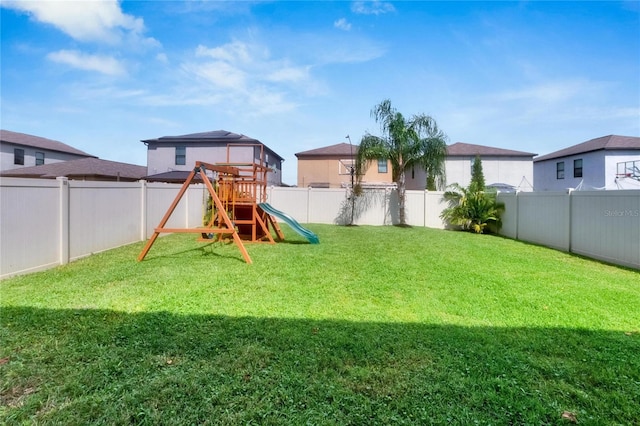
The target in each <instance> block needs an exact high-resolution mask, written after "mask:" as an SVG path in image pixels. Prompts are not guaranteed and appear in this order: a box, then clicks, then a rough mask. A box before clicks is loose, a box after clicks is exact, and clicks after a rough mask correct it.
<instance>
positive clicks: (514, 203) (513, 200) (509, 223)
mask: <svg viewBox="0 0 640 426" xmlns="http://www.w3.org/2000/svg"><path fill="white" fill-rule="evenodd" d="M497 198H498V201H499V202H502V203H504V212H503V213H502V228H500V235H504V236H505V237H508V238H514V239H517V238H518V200H519V197H518V194H516V193H498V197H497Z"/></svg>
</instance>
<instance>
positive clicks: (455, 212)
mask: <svg viewBox="0 0 640 426" xmlns="http://www.w3.org/2000/svg"><path fill="white" fill-rule="evenodd" d="M496 195H497V194H496V192H495V191H490V192H485V184H484V173H483V172H482V161H481V160H480V157H479V156H476V158H475V161H474V162H473V169H472V172H471V182H470V183H469V187H468V188H464V187H462V186H460V185H458V184H457V183H454V184H453V185H450V186H449V189H448V190H447V191H446V192H445V193H444V199H445V200H446V201H447V202H448V203H449V207H447V208H446V209H444V210H443V211H442V214H441V215H440V217H441V218H442V219H444V220H445V221H446V222H447V223H449V224H450V225H454V226H459V227H460V228H462V229H463V230H468V231H473V232H476V233H478V234H482V233H483V232H484V230H485V228H486V227H487V226H489V225H494V226H495V228H496V230H498V229H500V226H501V224H502V223H501V221H500V215H501V213H502V212H503V211H504V204H503V203H499V202H498V201H497V199H496Z"/></svg>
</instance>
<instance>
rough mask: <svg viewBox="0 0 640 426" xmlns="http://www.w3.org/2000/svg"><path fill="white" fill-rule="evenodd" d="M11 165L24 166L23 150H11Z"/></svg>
mask: <svg viewBox="0 0 640 426" xmlns="http://www.w3.org/2000/svg"><path fill="white" fill-rule="evenodd" d="M13 164H18V165H20V166H24V149H22V148H14V150H13Z"/></svg>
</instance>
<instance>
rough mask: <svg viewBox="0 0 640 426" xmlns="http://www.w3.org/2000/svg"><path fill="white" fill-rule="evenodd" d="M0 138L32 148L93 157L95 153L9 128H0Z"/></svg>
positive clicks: (3, 140)
mask: <svg viewBox="0 0 640 426" xmlns="http://www.w3.org/2000/svg"><path fill="white" fill-rule="evenodd" d="M0 140H1V141H2V142H6V143H12V144H15V145H23V146H28V147H33V148H40V149H46V150H49V151H58V152H64V153H67V154H75V155H81V156H83V157H94V158H95V155H91V154H87V153H86V152H84V151H81V150H79V149H76V148H74V147H72V146H69V145H67V144H65V143H62V142H60V141H54V140H52V139H47V138H41V137H39V136H33V135H27V134H26V133H18V132H12V131H10V130H0Z"/></svg>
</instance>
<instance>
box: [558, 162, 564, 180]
mask: <svg viewBox="0 0 640 426" xmlns="http://www.w3.org/2000/svg"><path fill="white" fill-rule="evenodd" d="M556 179H564V161H560V162H559V163H556Z"/></svg>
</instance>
